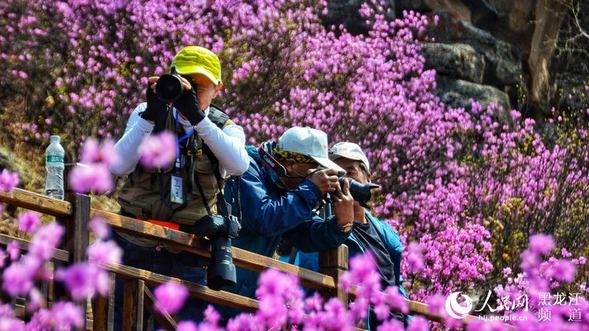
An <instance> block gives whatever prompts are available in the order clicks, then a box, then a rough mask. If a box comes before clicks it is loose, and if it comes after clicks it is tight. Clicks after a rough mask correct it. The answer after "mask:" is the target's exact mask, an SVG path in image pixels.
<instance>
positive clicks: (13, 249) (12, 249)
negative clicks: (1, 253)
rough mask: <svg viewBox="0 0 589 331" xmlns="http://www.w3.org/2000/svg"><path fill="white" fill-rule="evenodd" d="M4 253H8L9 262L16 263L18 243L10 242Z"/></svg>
mask: <svg viewBox="0 0 589 331" xmlns="http://www.w3.org/2000/svg"><path fill="white" fill-rule="evenodd" d="M6 252H8V255H9V256H10V260H12V261H16V260H17V259H18V257H19V256H20V248H19V247H18V242H16V241H11V242H10V243H9V244H8V245H6Z"/></svg>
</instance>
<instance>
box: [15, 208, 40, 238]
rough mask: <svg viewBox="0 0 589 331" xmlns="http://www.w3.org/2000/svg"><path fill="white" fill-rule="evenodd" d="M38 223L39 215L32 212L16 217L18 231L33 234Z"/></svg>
mask: <svg viewBox="0 0 589 331" xmlns="http://www.w3.org/2000/svg"><path fill="white" fill-rule="evenodd" d="M40 223H41V220H39V215H38V214H37V213H36V212H33V211H28V212H24V213H21V214H20V215H19V216H18V229H19V230H20V231H24V232H29V233H33V232H34V231H35V230H36V229H37V227H38V226H39V224H40Z"/></svg>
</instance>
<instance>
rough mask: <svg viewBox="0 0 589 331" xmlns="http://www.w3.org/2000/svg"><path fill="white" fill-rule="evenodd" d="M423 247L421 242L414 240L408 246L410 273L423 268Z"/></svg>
mask: <svg viewBox="0 0 589 331" xmlns="http://www.w3.org/2000/svg"><path fill="white" fill-rule="evenodd" d="M422 251H423V249H422V248H421V246H420V245H419V243H416V242H412V243H410V244H409V246H407V257H406V259H407V265H408V271H409V272H410V273H417V272H419V271H421V269H423V254H422Z"/></svg>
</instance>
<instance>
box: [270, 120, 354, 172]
mask: <svg viewBox="0 0 589 331" xmlns="http://www.w3.org/2000/svg"><path fill="white" fill-rule="evenodd" d="M327 146H328V144H327V134H325V132H323V131H321V130H317V129H312V128H309V127H304V128H303V127H300V126H295V127H292V128H290V129H288V130H286V132H284V133H283V134H282V136H280V138H279V139H278V146H277V147H278V148H280V149H281V150H283V151H288V152H293V153H298V154H302V155H305V156H308V157H310V158H312V159H313V160H315V161H317V163H319V164H320V165H321V166H323V167H325V168H329V169H336V170H338V171H342V172H345V170H344V169H342V168H341V167H340V166H338V165H337V164H335V163H334V162H333V161H331V160H330V159H329V156H328V154H327Z"/></svg>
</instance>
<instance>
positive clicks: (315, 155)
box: [220, 127, 354, 318]
mask: <svg viewBox="0 0 589 331" xmlns="http://www.w3.org/2000/svg"><path fill="white" fill-rule="evenodd" d="M327 146H328V144H327V135H326V134H325V133H324V132H323V131H320V130H316V129H312V128H308V127H293V128H290V129H288V130H287V131H286V132H284V134H283V135H282V136H281V137H280V138H279V139H278V142H277V143H274V142H266V143H264V144H262V145H261V146H260V147H259V148H257V149H256V148H255V147H253V146H247V147H246V149H247V151H248V154H249V156H250V166H249V168H248V169H247V171H246V172H245V173H244V174H243V175H241V177H240V178H239V180H235V181H231V182H228V183H227V184H226V186H225V197H226V199H227V201H228V202H229V203H230V205H231V206H232V209H234V210H240V211H241V225H242V229H241V232H240V233H239V236H238V237H237V238H236V239H235V241H234V242H233V244H234V246H237V247H240V248H243V249H246V250H248V251H251V252H255V253H258V254H261V255H265V256H269V257H271V256H273V255H274V253H275V252H276V248H277V247H278V244H279V243H280V240H281V238H282V237H283V235H285V236H288V235H289V233H291V232H296V233H297V234H303V235H304V236H305V240H303V241H301V243H300V245H299V246H297V248H299V249H301V250H303V251H322V250H328V249H332V248H335V247H337V246H339V245H340V244H341V243H343V242H344V241H346V239H347V238H348V235H349V233H350V230H351V228H352V224H353V220H354V201H353V198H352V196H351V195H350V192H349V187H348V186H349V185H348V182H347V181H342V185H341V186H340V180H339V177H341V176H342V175H343V174H344V173H345V172H344V171H343V169H342V168H341V167H339V166H338V165H337V164H335V163H334V162H332V161H331V160H330V159H329V156H328V148H327ZM328 193H329V194H330V196H331V199H332V202H333V210H334V216H333V217H330V218H329V219H327V220H325V221H324V220H323V219H322V218H320V217H319V216H318V215H317V214H316V213H315V212H314V209H315V208H316V207H317V206H318V204H319V203H320V201H321V200H322V199H323V198H324V197H325V196H326V195H327V194H328ZM258 276H259V273H257V272H255V271H249V270H245V269H242V268H238V269H237V284H236V285H235V286H233V287H230V288H228V289H227V290H228V291H231V292H233V293H237V294H240V295H243V296H247V297H252V298H253V297H254V295H255V290H256V287H257V279H258ZM220 310H221V311H222V313H223V315H224V317H225V318H228V317H231V316H233V315H235V314H236V313H238V312H237V311H235V310H229V309H223V308H221V309H220Z"/></svg>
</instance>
